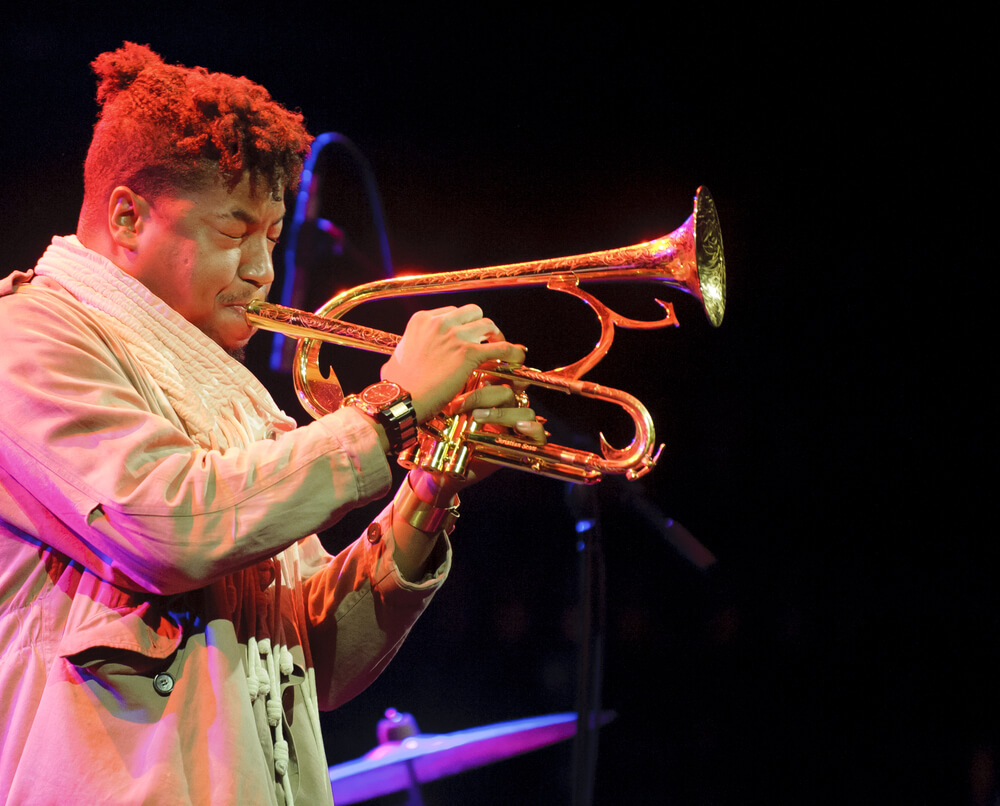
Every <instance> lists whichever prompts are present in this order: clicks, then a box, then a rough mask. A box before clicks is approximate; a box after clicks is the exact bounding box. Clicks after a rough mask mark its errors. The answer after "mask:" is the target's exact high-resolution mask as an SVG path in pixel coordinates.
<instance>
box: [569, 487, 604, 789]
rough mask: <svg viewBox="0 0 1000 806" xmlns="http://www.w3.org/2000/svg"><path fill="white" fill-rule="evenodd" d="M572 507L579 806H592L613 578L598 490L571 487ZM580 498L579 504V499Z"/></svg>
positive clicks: (575, 780) (575, 774)
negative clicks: (577, 638)
mask: <svg viewBox="0 0 1000 806" xmlns="http://www.w3.org/2000/svg"><path fill="white" fill-rule="evenodd" d="M569 499H570V509H572V510H574V514H576V516H577V518H576V531H577V534H578V535H579V536H580V537H579V541H578V542H577V551H578V552H579V556H580V566H579V567H580V598H581V601H580V652H579V667H578V672H577V674H578V677H577V696H576V714H577V730H576V736H575V737H574V739H573V800H572V803H573V806H590V804H592V803H593V800H594V776H595V774H596V771H597V732H598V728H599V727H600V725H599V715H600V712H601V682H602V679H603V673H604V634H605V625H606V610H607V598H606V587H607V574H606V569H605V562H604V548H603V544H602V540H601V518H600V506H599V504H598V501H597V495H596V493H595V491H594V489H593V488H591V487H588V486H586V485H570V490H569ZM574 499H575V500H574Z"/></svg>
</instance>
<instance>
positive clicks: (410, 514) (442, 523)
mask: <svg viewBox="0 0 1000 806" xmlns="http://www.w3.org/2000/svg"><path fill="white" fill-rule="evenodd" d="M454 501H455V503H454V504H452V505H451V506H450V507H436V506H434V504H431V503H428V502H427V501H424V500H423V499H422V498H418V497H417V494H416V493H415V492H414V491H413V487H412V486H410V477H409V476H407V477H406V480H405V481H404V482H403V483H402V484H400V485H399V491H398V492H397V493H396V497H395V498H394V499H393V502H392V509H393V513H394V514H397V515H399V517H401V518H402V519H403V520H404V521H406V522H407V523H408V524H410V526H412V527H413V528H414V529H419V530H420V531H421V532H428V533H430V534H437V533H438V532H442V531H443V532H446V533H447V534H449V535H450V534H451V533H452V532H453V531H455V521H457V520H458V505H459V504H460V503H461V502H460V501H459V500H458V496H457V495H456V496H455V498H454Z"/></svg>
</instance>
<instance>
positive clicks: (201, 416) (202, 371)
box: [35, 235, 295, 450]
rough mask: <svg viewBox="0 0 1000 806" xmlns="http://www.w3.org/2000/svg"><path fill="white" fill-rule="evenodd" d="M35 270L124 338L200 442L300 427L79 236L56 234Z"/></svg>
mask: <svg viewBox="0 0 1000 806" xmlns="http://www.w3.org/2000/svg"><path fill="white" fill-rule="evenodd" d="M35 272H36V273H37V274H38V275H40V276H42V277H50V278H52V279H53V280H55V281H56V282H58V283H59V285H61V286H62V287H63V288H65V289H66V290H67V291H69V293H71V294H72V295H73V296H74V297H76V298H77V299H78V300H79V301H80V302H82V303H83V304H84V305H86V306H87V307H88V308H90V309H92V310H93V311H94V313H95V314H96V315H97V316H98V318H100V319H101V320H102V321H103V322H104V323H105V324H106V325H107V327H108V328H109V329H110V330H111V331H112V332H113V333H115V334H116V335H117V336H118V337H119V338H120V339H121V340H122V341H123V342H125V344H126V345H127V346H128V348H129V349H130V350H131V352H132V353H133V355H134V356H135V358H136V359H137V360H138V362H139V363H140V364H141V365H142V366H144V367H145V368H146V370H147V371H148V372H149V373H150V375H151V376H152V377H153V379H154V380H155V381H156V383H157V385H158V386H159V387H160V388H161V389H162V390H163V393H164V394H165V395H166V396H167V399H168V400H169V401H170V405H171V406H172V407H173V409H174V411H175V412H176V413H177V416H178V417H179V418H180V419H181V421H182V422H183V423H184V425H185V427H186V429H187V431H188V434H189V435H190V436H191V438H192V439H194V440H195V441H196V442H197V443H198V444H199V445H200V446H201V447H203V448H206V449H209V450H212V449H214V450H225V449H226V448H234V447H249V445H250V444H251V443H253V442H256V441H257V440H260V439H266V438H271V437H273V436H274V435H275V433H276V432H278V431H290V430H292V429H293V428H294V427H295V421H294V420H292V419H291V418H290V417H288V416H287V415H285V414H284V412H282V411H281V410H280V409H279V408H278V407H277V405H276V404H275V402H274V400H272V398H271V395H270V394H269V393H268V391H267V390H266V389H265V388H264V387H263V385H262V384H261V383H260V381H258V380H257V378H255V377H254V375H253V374H252V373H251V372H250V371H249V370H248V369H247V368H246V367H244V366H243V365H242V364H241V363H240V362H239V361H237V360H236V359H234V358H232V357H230V356H229V355H227V354H226V352H225V351H224V350H223V349H222V348H221V347H219V345H217V344H216V343H215V342H214V341H212V339H210V338H209V337H208V336H206V335H205V334H204V333H202V332H201V331H200V330H199V329H198V328H196V327H195V326H194V325H192V324H191V323H190V322H188V321H187V320H186V319H184V317H182V316H181V315H180V314H178V313H177V312H176V311H175V310H173V309H172V308H171V307H170V306H169V305H167V304H166V303H165V302H163V300H161V299H160V298H159V297H157V296H156V295H154V294H153V293H152V292H151V291H149V289H147V288H146V287H145V286H144V285H142V283H140V282H139V281H138V280H136V279H135V278H133V277H131V276H130V275H128V274H126V273H125V272H124V271H122V270H121V269H120V268H118V267H117V266H116V265H115V264H114V263H112V262H111V261H110V260H108V259H106V258H105V257H103V256H101V255H99V254H97V253H96V252H93V251H91V250H90V249H87V248H86V247H85V246H84V245H83V244H81V243H80V241H79V240H78V239H77V237H76V236H75V235H71V236H69V237H66V238H59V237H56V238H53V240H52V244H51V246H49V248H48V249H47V250H45V254H44V255H43V256H42V258H41V260H39V261H38V265H37V266H36V267H35Z"/></svg>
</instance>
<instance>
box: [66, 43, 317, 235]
mask: <svg viewBox="0 0 1000 806" xmlns="http://www.w3.org/2000/svg"><path fill="white" fill-rule="evenodd" d="M91 66H92V67H93V68H94V72H95V73H96V74H97V76H98V79H99V83H98V87H97V101H98V103H99V104H100V105H101V107H102V109H101V112H100V114H99V117H98V121H97V124H96V125H95V127H94V137H93V140H91V144H90V150H89V151H88V152H87V161H86V163H85V166H84V215H86V211H87V208H88V207H92V208H93V209H92V212H93V213H95V214H98V215H99V214H101V213H102V212H103V210H102V209H100V208H103V206H104V204H106V201H107V198H108V195H109V194H110V192H111V190H112V189H114V188H115V187H116V186H118V185H125V186H127V187H130V188H132V189H133V190H134V191H136V192H137V193H139V194H141V195H147V196H149V197H151V198H156V197H157V196H158V195H160V194H162V193H164V192H167V191H176V190H177V189H186V190H196V189H199V188H201V187H203V186H204V185H205V184H206V183H208V182H210V181H213V180H214V179H215V177H216V176H222V177H223V179H224V180H225V181H226V182H227V183H228V184H229V187H230V188H233V187H235V186H236V185H238V184H239V182H240V180H241V179H242V177H243V175H244V174H248V175H249V177H250V182H251V189H252V190H254V191H256V189H257V187H259V186H260V185H263V186H264V187H266V188H267V189H268V190H269V191H270V192H271V193H279V192H281V190H282V188H285V187H287V188H290V189H292V190H294V189H295V186H296V185H297V184H298V180H299V173H300V171H301V170H302V162H303V160H304V159H305V156H306V153H307V152H308V150H309V145H310V143H311V142H312V137H311V136H310V135H309V134H308V132H307V131H306V129H305V127H304V125H303V122H302V115H300V114H297V113H295V112H290V111H289V110H287V109H285V108H284V107H283V106H281V105H280V104H279V103H277V102H276V101H274V100H272V98H271V96H270V94H269V93H268V91H267V90H266V89H264V88H263V87H261V86H260V85H258V84H254V83H253V82H252V81H250V80H249V79H246V78H237V77H235V76H230V75H226V74H225V73H209V72H208V71H207V70H205V69H204V68H201V67H193V68H188V67H183V66H180V65H168V64H165V63H164V62H163V60H162V59H161V58H160V57H159V56H158V55H157V54H156V53H154V52H153V51H152V50H150V49H149V48H148V47H147V46H145V45H136V44H134V43H132V42H126V43H125V44H124V45H123V46H122V47H121V48H119V49H118V50H116V51H113V52H108V53H102V54H101V55H100V56H98V57H97V58H96V59H95V60H94V62H93V63H92V65H91Z"/></svg>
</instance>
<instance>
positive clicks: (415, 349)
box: [382, 305, 524, 423]
mask: <svg viewBox="0 0 1000 806" xmlns="http://www.w3.org/2000/svg"><path fill="white" fill-rule="evenodd" d="M493 360H500V361H507V362H510V363H516V364H520V363H522V362H523V361H524V348H523V347H520V346H518V345H516V344H510V343H509V342H506V341H504V338H503V334H502V333H501V332H500V331H499V329H497V326H496V325H495V324H494V323H493V322H492V321H491V320H490V319H486V318H484V316H483V311H482V309H481V308H480V307H479V306H478V305H463V306H462V307H461V308H456V307H455V306H453V305H452V306H448V307H445V308H435V309H433V310H428V311H418V312H417V313H415V314H414V315H413V317H412V318H411V319H410V321H409V323H408V324H407V325H406V330H405V331H404V333H403V338H402V339H401V340H400V342H399V344H398V345H397V347H396V350H395V352H394V353H393V354H392V357H391V358H390V359H389V360H388V361H387V362H386V363H385V365H384V366H383V367H382V379H383V380H387V381H394V382H396V383H398V384H399V385H400V386H401V387H403V389H405V390H406V391H407V392H409V393H410V397H411V398H412V399H413V408H414V411H415V412H416V415H417V421H418V422H421V423H422V422H425V421H426V420H428V419H429V418H431V417H433V416H434V415H435V414H437V413H438V412H440V411H442V410H443V409H444V408H445V406H447V405H448V404H449V403H450V402H451V401H452V399H453V398H455V397H456V396H457V395H458V394H459V393H460V392H461V391H462V389H463V388H464V386H465V382H466V381H467V380H468V378H469V375H470V374H471V373H472V371H473V370H474V369H476V368H477V367H479V366H480V365H481V364H484V363H486V362H487V361H493Z"/></svg>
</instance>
